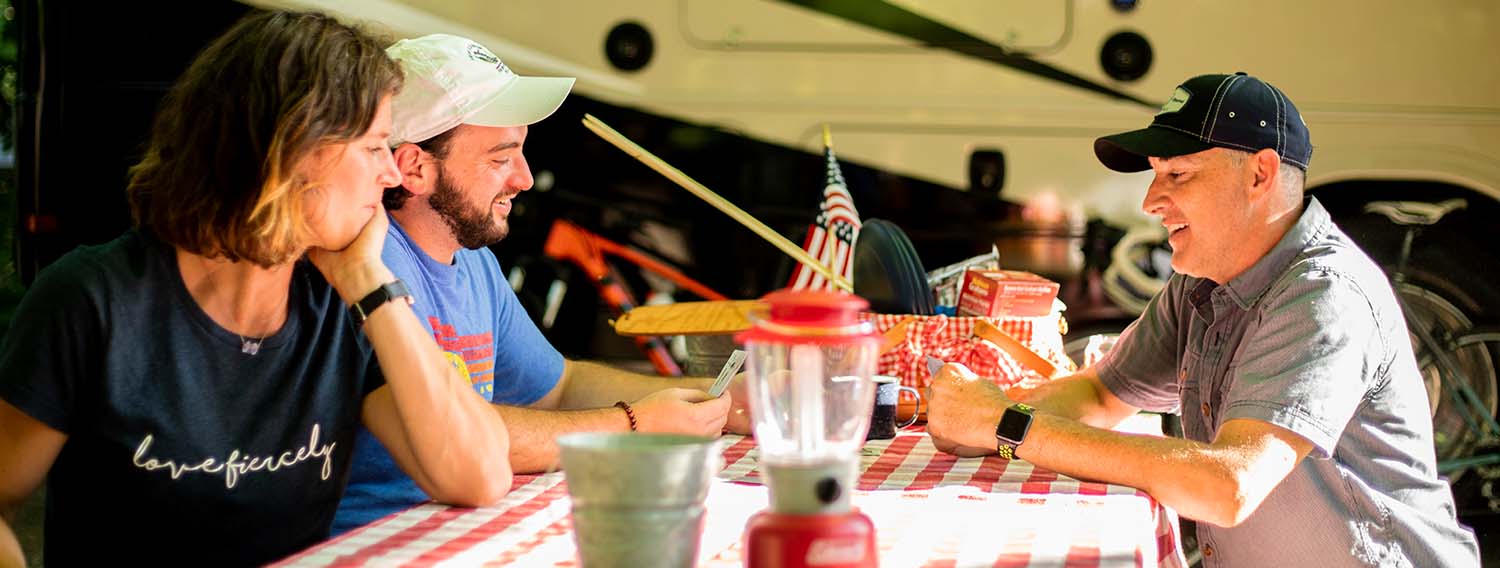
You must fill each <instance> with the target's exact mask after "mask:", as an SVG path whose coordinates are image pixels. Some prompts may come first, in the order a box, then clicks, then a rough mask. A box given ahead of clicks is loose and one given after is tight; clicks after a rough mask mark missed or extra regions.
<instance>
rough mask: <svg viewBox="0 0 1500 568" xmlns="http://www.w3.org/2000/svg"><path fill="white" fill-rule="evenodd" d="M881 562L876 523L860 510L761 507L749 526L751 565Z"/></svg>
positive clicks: (834, 567)
mask: <svg viewBox="0 0 1500 568" xmlns="http://www.w3.org/2000/svg"><path fill="white" fill-rule="evenodd" d="M878 564H879V562H878V558H877V552H876V549H875V525H874V524H873V523H871V522H870V518H869V517H867V516H865V514H864V513H861V512H859V511H850V512H848V513H838V514H820V515H785V514H780V513H773V512H771V511H761V512H759V513H756V514H755V516H753V517H750V522H749V523H747V524H746V525H745V566H747V567H748V568H801V567H804V566H805V567H815V568H865V567H872V566H876V565H878Z"/></svg>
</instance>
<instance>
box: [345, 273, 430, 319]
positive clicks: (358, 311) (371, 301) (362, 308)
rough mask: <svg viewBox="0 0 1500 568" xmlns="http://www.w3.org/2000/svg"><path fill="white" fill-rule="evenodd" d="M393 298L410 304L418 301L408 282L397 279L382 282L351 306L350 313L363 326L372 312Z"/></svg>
mask: <svg viewBox="0 0 1500 568" xmlns="http://www.w3.org/2000/svg"><path fill="white" fill-rule="evenodd" d="M393 300H401V301H404V302H406V305H408V306H409V305H412V304H414V303H416V300H415V299H413V298H412V297H411V292H410V291H408V290H407V289H406V283H404V282H402V281H400V280H396V281H393V282H387V283H385V284H381V285H380V287H379V288H376V289H375V291H373V292H370V293H369V294H365V297H363V298H360V299H359V301H358V302H355V303H354V305H352V306H349V315H350V316H352V317H353V318H354V323H356V324H358V325H360V326H361V327H363V326H364V325H365V320H367V319H370V314H372V313H375V310H377V309H379V308H380V306H384V305H386V304H387V303H389V302H391V301H393Z"/></svg>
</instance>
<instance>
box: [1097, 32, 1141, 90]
mask: <svg viewBox="0 0 1500 568" xmlns="http://www.w3.org/2000/svg"><path fill="white" fill-rule="evenodd" d="M1099 65H1100V66H1102V67H1104V74H1106V75H1109V76H1110V78H1112V79H1114V80H1116V81H1134V80H1136V79H1139V78H1141V77H1142V76H1144V75H1145V74H1146V71H1149V70H1150V69H1151V43H1150V42H1147V41H1146V38H1145V37H1144V36H1142V35H1141V34H1138V33H1135V32H1119V33H1117V34H1115V35H1112V36H1109V39H1106V40H1104V48H1103V49H1101V50H1099Z"/></svg>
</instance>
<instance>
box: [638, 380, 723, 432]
mask: <svg viewBox="0 0 1500 568" xmlns="http://www.w3.org/2000/svg"><path fill="white" fill-rule="evenodd" d="M731 404H732V401H731V395H730V394H729V393H725V394H724V396H721V397H718V398H710V397H709V396H708V393H706V392H703V391H701V390H695V389H684V388H669V389H662V390H659V391H657V392H654V393H651V394H650V395H647V396H646V398H643V399H640V400H638V401H635V402H632V403H630V408H631V409H632V410H633V411H634V412H635V421H636V428H637V429H638V430H640V431H641V432H670V433H676V434H688V435H692V436H710V437H717V436H718V435H719V434H720V433H721V432H723V431H724V424H725V422H726V421H727V420H728V418H729V407H730V406H731Z"/></svg>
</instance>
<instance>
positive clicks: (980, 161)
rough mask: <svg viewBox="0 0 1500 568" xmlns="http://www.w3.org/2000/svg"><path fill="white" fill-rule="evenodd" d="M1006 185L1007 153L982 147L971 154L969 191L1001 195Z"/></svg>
mask: <svg viewBox="0 0 1500 568" xmlns="http://www.w3.org/2000/svg"><path fill="white" fill-rule="evenodd" d="M1003 187H1005V153H1004V152H1001V151H999V150H989V149H980V150H975V151H973V152H972V153H970V154H969V191H974V192H980V191H982V192H985V193H989V194H993V195H999V194H1000V189H1001V188H1003Z"/></svg>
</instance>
